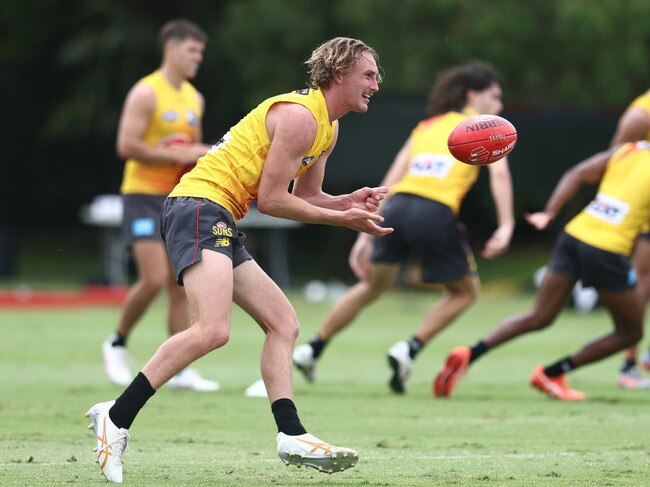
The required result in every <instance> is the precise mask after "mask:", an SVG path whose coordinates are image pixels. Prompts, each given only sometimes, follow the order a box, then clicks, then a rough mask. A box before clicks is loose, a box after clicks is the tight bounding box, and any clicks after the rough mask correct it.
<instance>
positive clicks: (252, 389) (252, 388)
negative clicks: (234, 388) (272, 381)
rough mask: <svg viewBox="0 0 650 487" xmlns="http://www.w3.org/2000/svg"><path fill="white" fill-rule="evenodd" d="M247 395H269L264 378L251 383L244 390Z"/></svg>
mask: <svg viewBox="0 0 650 487" xmlns="http://www.w3.org/2000/svg"><path fill="white" fill-rule="evenodd" d="M244 395H245V396H246V397H269V394H268V392H266V386H265V385H264V381H263V380H262V379H260V380H258V381H255V382H253V383H252V384H251V385H249V386H248V387H247V388H246V390H245V391H244Z"/></svg>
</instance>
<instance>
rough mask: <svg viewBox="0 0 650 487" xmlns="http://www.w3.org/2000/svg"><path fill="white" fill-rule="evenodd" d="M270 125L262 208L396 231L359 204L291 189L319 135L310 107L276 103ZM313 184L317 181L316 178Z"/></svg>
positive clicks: (299, 217)
mask: <svg viewBox="0 0 650 487" xmlns="http://www.w3.org/2000/svg"><path fill="white" fill-rule="evenodd" d="M266 129H267V132H268V134H269V138H270V140H271V145H270V147H269V151H268V154H267V157H266V160H265V162H264V168H263V170H262V176H261V179H260V185H259V190H258V196H257V208H258V209H259V211H260V212H262V213H266V214H268V215H272V216H276V217H280V218H287V219H290V220H296V221H301V222H305V223H320V224H326V225H336V226H345V227H348V228H351V229H353V230H358V231H362V232H368V233H371V234H373V235H384V234H387V233H390V232H391V231H392V229H386V228H381V227H380V226H378V225H377V223H378V222H381V221H383V218H382V217H381V216H379V215H377V214H374V213H372V212H369V211H367V210H362V209H360V208H355V207H351V208H348V209H345V210H336V209H331V208H326V207H321V206H316V205H314V204H312V203H310V202H309V201H307V200H305V199H303V198H301V197H298V196H297V195H296V194H294V193H289V191H288V190H287V189H288V187H289V185H290V183H291V181H292V180H293V179H294V176H295V174H296V172H297V170H298V168H299V167H300V164H301V161H302V158H303V157H304V154H306V153H307V152H308V151H309V149H310V148H311V146H312V144H313V142H314V139H315V137H316V132H317V126H316V120H315V119H314V117H313V115H312V114H311V112H310V111H309V110H307V109H306V108H305V107H303V106H302V105H299V104H295V103H278V104H275V105H274V106H272V107H271V109H270V110H269V112H268V113H267V117H266ZM311 169H313V167H312V168H311ZM311 169H310V170H311ZM307 172H309V171H307ZM317 174H318V176H317V177H318V179H319V185H320V184H322V179H323V172H322V169H321V172H320V173H319V171H318V170H317ZM301 179H302V178H301ZM310 184H315V183H314V182H313V181H312V182H311V183H310ZM298 194H300V191H298Z"/></svg>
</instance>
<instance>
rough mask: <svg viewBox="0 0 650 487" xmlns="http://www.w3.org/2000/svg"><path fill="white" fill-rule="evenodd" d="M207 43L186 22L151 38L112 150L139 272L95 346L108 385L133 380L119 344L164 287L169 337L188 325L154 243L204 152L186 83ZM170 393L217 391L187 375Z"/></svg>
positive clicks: (198, 98) (197, 99) (198, 109)
mask: <svg viewBox="0 0 650 487" xmlns="http://www.w3.org/2000/svg"><path fill="white" fill-rule="evenodd" d="M206 40H207V37H206V35H205V33H204V32H203V31H202V30H201V29H200V28H199V27H198V26H197V25H195V24H193V23H192V22H189V21H187V20H182V19H177V20H171V21H169V22H167V23H166V24H165V25H163V26H162V27H161V29H160V31H159V33H158V41H159V44H160V49H161V51H162V62H161V65H160V68H159V69H157V70H156V71H155V72H153V73H151V74H150V75H148V76H145V77H144V78H142V79H141V80H140V81H138V82H137V83H136V84H135V85H134V86H133V88H131V91H130V92H129V94H128V96H127V98H126V101H125V103H124V108H123V110H122V116H121V118H120V124H119V129H118V134H117V151H118V153H119V155H120V156H121V157H123V158H125V159H127V160H126V164H125V166H124V177H123V179H122V187H121V190H120V191H121V193H122V195H123V198H122V199H123V202H124V219H123V223H122V233H123V236H124V240H125V244H126V245H127V246H128V247H130V248H131V253H132V256H133V260H134V262H135V265H136V270H137V273H138V276H137V281H136V282H135V283H134V284H133V285H132V286H131V287H130V288H129V290H128V293H127V296H126V300H125V301H124V303H123V305H122V309H121V313H120V321H119V322H118V325H117V330H116V331H115V333H114V334H113V335H111V336H110V337H108V339H107V340H106V341H105V342H104V344H103V345H102V352H103V355H104V368H105V370H106V374H107V375H108V377H109V379H110V380H112V381H113V382H115V383H117V384H119V385H122V386H125V385H127V384H129V383H130V382H131V381H132V380H133V374H132V373H131V369H130V366H129V363H130V362H131V360H130V358H129V355H128V353H127V349H126V343H127V339H128V337H129V335H130V334H131V332H132V330H133V327H134V326H135V325H136V324H137V323H138V321H139V320H140V319H141V318H142V316H143V314H144V313H145V311H146V310H147V308H148V307H149V305H150V304H151V303H152V302H153V300H154V298H155V297H156V296H157V295H158V294H159V293H160V291H161V290H162V289H163V288H165V289H166V290H167V294H168V296H169V298H168V312H167V329H168V331H169V335H170V336H171V335H174V334H176V333H178V332H180V331H183V330H185V329H186V328H187V327H188V326H189V325H190V314H189V308H188V304H187V297H186V296H185V290H184V289H183V288H182V287H181V286H179V285H178V284H176V278H175V276H174V271H173V269H172V266H171V263H170V261H169V257H168V256H167V251H166V249H165V244H164V243H163V241H162V237H161V236H160V209H161V208H162V205H163V202H164V201H165V198H166V197H167V195H168V194H169V192H170V191H171V190H172V189H173V188H174V186H176V183H178V180H179V179H180V176H181V175H182V174H183V173H184V172H185V171H187V170H188V169H189V168H191V167H192V165H194V164H195V163H196V160H197V159H198V158H199V157H201V156H202V155H203V154H205V153H206V152H207V150H208V149H209V148H210V147H209V146H207V145H205V144H202V143H201V140H202V136H203V135H202V130H201V118H202V116H203V107H204V102H203V96H202V95H201V93H199V92H198V91H197V90H196V89H195V88H194V87H193V86H192V85H191V84H190V83H189V82H188V80H189V79H192V78H194V76H196V73H197V71H198V69H199V66H200V65H201V62H202V60H203V50H204V49H205V43H206ZM168 385H169V386H170V387H176V388H185V389H192V390H196V391H216V390H217V389H218V388H219V384H218V383H217V382H214V381H211V380H207V379H204V378H203V377H201V376H200V375H199V374H198V372H196V371H195V370H193V369H190V368H187V369H184V370H182V371H180V372H179V373H178V375H176V376H175V377H173V378H172V379H171V380H170V381H169V383H168Z"/></svg>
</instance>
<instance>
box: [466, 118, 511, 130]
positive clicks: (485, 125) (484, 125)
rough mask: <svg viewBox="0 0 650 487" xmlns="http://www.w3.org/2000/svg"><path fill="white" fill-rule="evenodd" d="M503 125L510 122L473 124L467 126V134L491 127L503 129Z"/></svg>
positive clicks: (497, 121)
mask: <svg viewBox="0 0 650 487" xmlns="http://www.w3.org/2000/svg"><path fill="white" fill-rule="evenodd" d="M503 125H508V122H506V121H505V120H498V119H493V120H488V121H486V122H479V123H473V124H471V125H465V132H476V131H478V130H483V129H487V128H491V127H501V126H503Z"/></svg>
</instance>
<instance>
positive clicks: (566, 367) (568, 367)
mask: <svg viewBox="0 0 650 487" xmlns="http://www.w3.org/2000/svg"><path fill="white" fill-rule="evenodd" d="M575 368H576V366H575V364H574V363H573V360H571V357H567V358H563V359H562V360H558V361H557V362H555V363H554V364H553V365H549V366H548V367H545V368H544V373H545V374H546V376H547V377H558V376H560V375H564V374H568V373H569V372H571V371H572V370H573V369H575Z"/></svg>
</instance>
